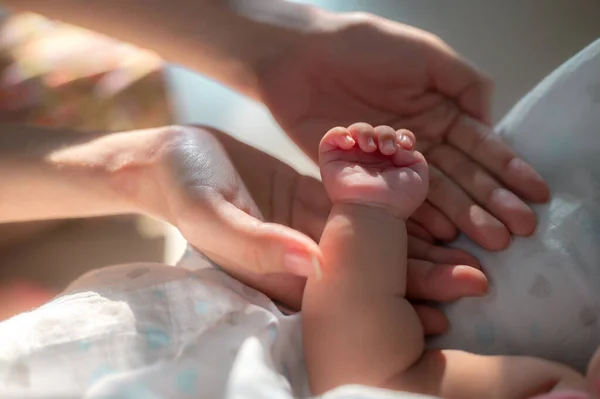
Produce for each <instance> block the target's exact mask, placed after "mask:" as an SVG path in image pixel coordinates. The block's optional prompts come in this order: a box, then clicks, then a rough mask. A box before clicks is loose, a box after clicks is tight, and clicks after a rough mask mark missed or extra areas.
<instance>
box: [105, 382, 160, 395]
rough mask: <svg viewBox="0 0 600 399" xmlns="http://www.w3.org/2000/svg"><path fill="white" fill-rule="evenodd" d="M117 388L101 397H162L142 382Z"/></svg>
mask: <svg viewBox="0 0 600 399" xmlns="http://www.w3.org/2000/svg"><path fill="white" fill-rule="evenodd" d="M117 389H118V392H109V393H106V394H105V395H102V396H101V399H142V398H143V399H163V398H162V396H159V395H158V394H156V393H155V392H152V390H151V389H150V388H148V387H147V386H146V385H143V384H142V383H137V382H136V383H131V384H124V385H122V386H119V387H118V388H117Z"/></svg>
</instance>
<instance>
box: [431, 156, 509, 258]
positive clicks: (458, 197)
mask: <svg viewBox="0 0 600 399" xmlns="http://www.w3.org/2000/svg"><path fill="white" fill-rule="evenodd" d="M427 200H428V201H429V202H430V203H431V204H432V205H433V206H435V207H436V208H437V209H439V210H440V211H441V212H443V213H444V214H445V215H446V216H447V217H448V218H449V219H450V220H451V221H452V222H453V223H454V224H456V226H457V227H458V228H459V229H460V230H461V231H462V232H463V233H465V234H466V235H467V236H469V237H470V238H471V239H472V240H473V241H475V242H476V243H478V244H479V245H481V246H482V247H484V248H486V249H489V250H500V249H503V248H506V246H508V243H509V241H510V234H509V232H508V229H507V228H506V226H504V224H503V223H502V222H500V221H499V220H498V219H496V218H495V217H493V216H492V215H490V214H489V213H488V212H487V211H485V210H484V209H483V208H482V207H481V206H479V205H478V204H476V203H475V202H474V201H473V199H472V198H471V197H469V196H468V195H467V194H466V193H465V192H464V191H463V190H462V189H461V188H460V187H459V186H458V185H457V184H456V183H455V182H453V181H452V180H451V179H450V178H448V177H447V176H446V175H444V173H442V172H441V171H440V170H438V169H437V168H435V167H433V166H431V167H430V168H429V194H428V196H427Z"/></svg>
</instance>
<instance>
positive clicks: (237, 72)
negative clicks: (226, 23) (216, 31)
mask: <svg viewBox="0 0 600 399" xmlns="http://www.w3.org/2000/svg"><path fill="white" fill-rule="evenodd" d="M224 7H226V10H227V11H226V12H229V13H232V14H234V15H235V16H236V18H238V19H239V20H240V21H242V22H240V23H238V24H237V26H239V27H240V29H237V30H238V31H239V32H238V34H239V37H237V38H236V43H237V45H234V47H233V50H234V51H227V49H226V50H225V51H227V54H224V55H223V60H224V64H229V65H230V68H225V69H224V72H225V73H226V74H227V76H226V77H225V79H224V80H223V81H224V83H226V84H228V85H230V86H231V87H233V88H235V89H237V90H238V91H240V92H242V93H244V94H246V95H248V96H250V97H251V98H254V99H256V100H259V101H262V102H264V101H263V99H262V95H261V91H262V89H261V87H262V81H263V80H264V79H265V75H267V74H268V73H269V71H270V70H271V69H272V68H274V67H276V66H277V65H278V64H280V63H281V62H285V61H284V60H286V59H289V58H293V57H294V55H295V54H297V53H299V52H302V51H303V50H304V49H306V48H307V47H309V46H310V43H312V42H314V41H315V40H318V38H319V37H320V36H321V34H323V33H324V32H325V31H327V30H328V29H329V28H330V27H331V26H332V25H333V23H332V21H333V19H334V17H335V14H331V13H329V12H326V11H324V10H321V9H319V8H316V7H314V6H310V5H305V4H296V3H291V2H288V1H280V0H232V1H229V2H227V6H224ZM228 69H229V70H230V71H231V73H229V72H228Z"/></svg>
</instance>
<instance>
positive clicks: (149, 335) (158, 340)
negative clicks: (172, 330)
mask: <svg viewBox="0 0 600 399" xmlns="http://www.w3.org/2000/svg"><path fill="white" fill-rule="evenodd" d="M145 335H146V344H147V345H148V348H149V349H150V350H156V349H159V348H162V347H164V346H167V345H168V344H170V343H171V338H170V337H169V334H167V333H166V332H165V330H163V329H162V328H158V327H152V328H149V329H148V330H146V332H145Z"/></svg>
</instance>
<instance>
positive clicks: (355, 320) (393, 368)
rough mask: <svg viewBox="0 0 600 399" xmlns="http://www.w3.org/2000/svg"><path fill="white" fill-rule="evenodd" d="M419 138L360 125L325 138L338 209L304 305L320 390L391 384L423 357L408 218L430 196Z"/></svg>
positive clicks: (324, 163) (313, 374)
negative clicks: (413, 301) (410, 297)
mask: <svg viewBox="0 0 600 399" xmlns="http://www.w3.org/2000/svg"><path fill="white" fill-rule="evenodd" d="M413 148H414V136H413V135H412V133H410V132H408V131H398V132H395V131H394V130H393V129H391V128H389V127H378V128H375V129H373V128H372V127H371V126H369V125H366V124H356V125H353V126H351V127H350V128H349V129H343V128H336V129H332V130H331V131H329V132H328V133H327V135H326V136H325V137H324V138H323V140H322V142H321V147H320V150H321V151H320V163H321V174H322V176H323V183H324V184H325V187H326V189H327V191H328V194H329V196H330V198H331V200H332V202H333V209H332V212H331V215H330V218H329V220H328V222H327V225H326V227H325V230H324V232H323V236H322V239H321V243H320V245H321V249H322V251H323V256H324V265H323V275H322V278H321V279H319V280H317V279H309V280H308V282H307V285H306V289H305V293H304V302H303V306H302V309H303V337H304V345H305V358H306V362H307V366H308V372H309V377H310V382H311V387H312V389H313V393H315V394H321V393H323V392H325V391H327V390H330V389H332V388H335V387H337V386H340V385H344V384H364V385H370V386H378V387H384V386H386V385H388V383H389V381H391V380H392V378H393V377H394V376H395V375H397V374H398V373H401V372H403V371H404V370H406V369H408V368H410V367H411V366H412V365H413V364H414V363H415V362H416V361H417V360H418V359H419V358H420V357H421V355H422V353H423V348H424V339H423V330H422V327H421V324H420V322H419V319H418V317H417V315H416V313H415V311H414V309H413V307H412V306H411V305H410V303H408V301H407V300H406V299H405V298H404V295H405V291H406V261H407V255H406V224H405V221H406V218H408V216H410V214H411V213H412V212H413V211H414V210H415V209H416V208H417V207H418V206H419V205H420V204H421V202H422V201H423V200H424V199H425V195H426V192H427V181H428V177H427V167H426V164H425V160H424V158H423V157H422V155H421V154H419V153H417V152H414V151H413Z"/></svg>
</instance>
